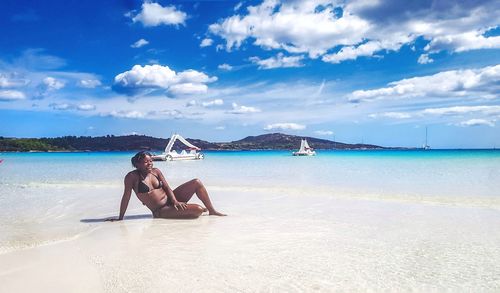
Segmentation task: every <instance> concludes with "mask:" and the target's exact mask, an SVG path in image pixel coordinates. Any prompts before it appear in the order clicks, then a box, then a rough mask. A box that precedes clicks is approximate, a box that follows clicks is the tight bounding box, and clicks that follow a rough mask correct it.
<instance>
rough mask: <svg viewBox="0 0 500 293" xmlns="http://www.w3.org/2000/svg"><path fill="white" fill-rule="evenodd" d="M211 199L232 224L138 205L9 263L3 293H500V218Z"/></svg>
mask: <svg viewBox="0 0 500 293" xmlns="http://www.w3.org/2000/svg"><path fill="white" fill-rule="evenodd" d="M115 191H116V192H118V191H119V189H117V190H115ZM96 192H105V190H101V191H99V190H96ZM213 197H214V201H215V202H218V203H220V204H219V205H220V209H221V210H224V211H227V212H228V213H229V216H228V217H224V218H220V217H210V216H207V215H204V216H202V217H200V218H199V219H196V220H163V219H152V218H151V216H150V215H149V214H148V212H147V210H146V209H145V208H143V207H141V206H140V205H138V204H137V203H136V204H135V205H132V206H131V209H130V210H129V212H128V218H127V219H126V220H125V221H122V222H114V223H110V222H103V221H102V219H99V218H82V219H80V222H81V224H83V225H86V226H88V227H89V229H88V230H87V231H86V232H84V233H81V234H78V235H77V236H75V237H72V238H69V239H62V240H59V241H54V242H53V243H45V244H42V245H37V246H35V247H27V248H24V249H20V250H16V251H11V252H8V253H3V254H1V255H0V282H1V283H2V290H1V291H2V292H32V291H42V292H47V291H52V292H68V291H71V292H146V291H147V292H174V291H177V292H178V291H182V292H337V291H341V292H347V291H348V292H366V291H376V292H380V291H384V292H386V291H393V292H394V291H399V292H408V291H417V292H429V291H434V292H442V291H454V292H458V291H481V292H495V291H497V290H498V289H499V288H500V279H499V277H498V276H500V249H499V247H500V245H499V243H500V235H499V233H498V232H497V229H496V228H497V227H498V226H499V225H500V211H498V210H491V209H483V208H462V207H453V206H442V205H425V204H411V203H397V202H380V201H370V200H347V199H337V198H331V197H330V198H329V197H324V196H320V197H315V196H310V197H308V198H307V204H304V200H305V199H304V198H302V197H300V196H291V197H290V196H287V197H285V196H283V195H282V194H273V193H262V192H257V191H247V192H244V191H243V192H242V191H240V192H234V191H221V190H217V191H216V192H214V193H213ZM116 199H118V198H116ZM242 203H243V204H242ZM482 223H488V225H486V226H485V225H482ZM478 228H479V229H478ZM485 240H487V241H485ZM429 248H431V249H429Z"/></svg>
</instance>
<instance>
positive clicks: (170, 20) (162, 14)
mask: <svg viewBox="0 0 500 293" xmlns="http://www.w3.org/2000/svg"><path fill="white" fill-rule="evenodd" d="M186 18H187V14H186V13H185V12H182V11H180V10H177V9H176V8H175V7H174V6H167V7H163V6H161V5H160V4H158V3H149V2H145V3H143V4H142V10H141V12H140V13H139V14H137V15H136V16H134V17H133V18H132V21H133V22H140V23H142V24H143V25H144V26H145V27H151V26H159V25H162V24H164V25H180V24H182V25H184V24H185V21H186Z"/></svg>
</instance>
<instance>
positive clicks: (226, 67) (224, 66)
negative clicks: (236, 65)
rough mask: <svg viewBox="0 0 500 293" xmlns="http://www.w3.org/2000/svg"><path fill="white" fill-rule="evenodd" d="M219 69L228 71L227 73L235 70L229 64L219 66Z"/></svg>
mask: <svg viewBox="0 0 500 293" xmlns="http://www.w3.org/2000/svg"><path fill="white" fill-rule="evenodd" d="M217 68H219V69H221V70H227V71H230V70H231V69H233V66H231V65H229V64H226V63H224V64H220V65H219V66H217Z"/></svg>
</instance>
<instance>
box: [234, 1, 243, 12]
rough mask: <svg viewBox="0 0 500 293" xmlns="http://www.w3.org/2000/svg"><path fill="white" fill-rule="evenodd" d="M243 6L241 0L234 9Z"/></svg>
mask: <svg viewBox="0 0 500 293" xmlns="http://www.w3.org/2000/svg"><path fill="white" fill-rule="evenodd" d="M241 6H243V2H239V3H238V4H236V6H234V11H238V10H240V8H241Z"/></svg>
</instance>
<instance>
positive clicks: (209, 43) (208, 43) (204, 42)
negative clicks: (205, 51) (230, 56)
mask: <svg viewBox="0 0 500 293" xmlns="http://www.w3.org/2000/svg"><path fill="white" fill-rule="evenodd" d="M213 42H214V40H212V39H208V38H206V39H203V40H202V41H201V44H200V47H209V46H212V44H213Z"/></svg>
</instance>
